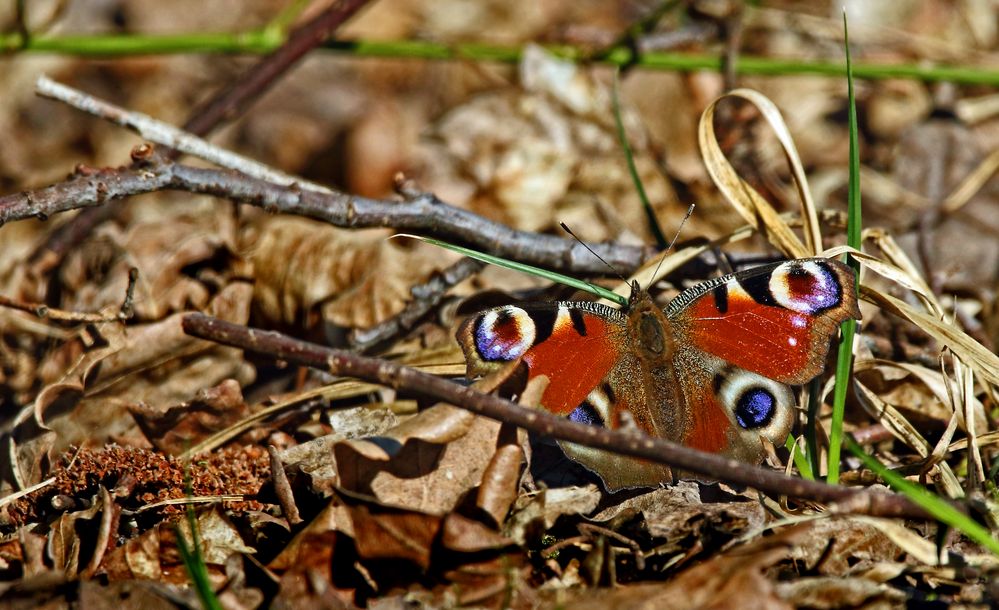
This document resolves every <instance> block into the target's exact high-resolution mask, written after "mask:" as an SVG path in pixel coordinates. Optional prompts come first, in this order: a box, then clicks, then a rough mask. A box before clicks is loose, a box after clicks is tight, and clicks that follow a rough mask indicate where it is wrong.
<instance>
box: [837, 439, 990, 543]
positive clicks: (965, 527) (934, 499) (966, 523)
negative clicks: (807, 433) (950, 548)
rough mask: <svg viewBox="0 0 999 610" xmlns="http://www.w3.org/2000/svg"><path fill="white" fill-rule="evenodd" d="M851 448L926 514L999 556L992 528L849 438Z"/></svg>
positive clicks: (848, 442)
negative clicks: (899, 472)
mask: <svg viewBox="0 0 999 610" xmlns="http://www.w3.org/2000/svg"><path fill="white" fill-rule="evenodd" d="M845 444H846V447H847V449H849V450H850V452H851V453H853V455H855V456H857V458H859V459H860V461H862V462H863V463H864V466H866V467H867V468H869V469H870V470H871V471H872V472H874V474H876V475H878V476H879V477H881V478H882V479H884V480H885V482H886V483H888V485H890V486H891V487H892V489H894V490H896V491H898V492H901V493H903V494H905V496H906V497H907V498H909V499H910V500H912V501H913V502H915V503H916V504H918V505H919V506H921V507H923V508H924V509H925V510H926V512H928V513H930V514H931V515H933V517H934V518H936V519H937V520H939V521H940V522H941V523H944V524H946V525H949V526H950V527H953V528H956V529H958V530H960V532H961V533H962V534H964V535H965V536H967V537H968V538H971V539H972V540H974V541H975V542H977V543H978V544H980V545H982V546H983V547H985V548H987V549H988V550H990V551H992V552H993V553H995V554H997V555H999V542H997V541H996V540H995V539H994V538H993V537H992V534H991V533H990V532H989V530H988V529H986V528H985V527H983V526H982V525H980V524H979V523H978V522H977V521H975V520H974V519H972V518H971V517H969V516H968V515H966V514H964V513H962V512H961V511H959V510H958V509H957V508H955V507H954V506H953V505H951V504H950V503H949V502H948V501H946V500H944V499H943V498H941V497H939V496H938V495H936V494H934V493H933V492H931V491H930V490H928V489H926V488H925V487H923V486H922V485H919V484H917V483H913V482H912V481H909V480H907V479H906V478H905V477H903V476H902V475H900V474H898V473H897V472H894V471H893V470H891V469H889V468H888V467H887V466H885V465H884V464H882V463H881V462H879V461H878V460H876V459H875V458H874V457H872V456H870V455H868V454H867V452H866V451H864V448H863V447H861V446H860V445H859V444H858V443H857V441H855V440H854V439H853V438H851V437H849V436H847V437H846V439H845Z"/></svg>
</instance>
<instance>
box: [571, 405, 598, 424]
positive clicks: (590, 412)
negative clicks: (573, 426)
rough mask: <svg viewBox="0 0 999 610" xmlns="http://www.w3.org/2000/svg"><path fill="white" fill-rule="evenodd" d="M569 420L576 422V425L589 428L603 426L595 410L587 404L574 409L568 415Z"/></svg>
mask: <svg viewBox="0 0 999 610" xmlns="http://www.w3.org/2000/svg"><path fill="white" fill-rule="evenodd" d="M569 419H570V420H571V421H574V422H576V423H577V424H587V425H589V426H600V427H601V428H602V427H603V425H604V420H603V418H601V417H600V414H599V413H597V410H596V409H594V408H593V405H591V404H590V403H588V402H584V403H583V404H581V405H579V406H578V407H576V408H575V409H574V410H573V411H572V413H570V414H569Z"/></svg>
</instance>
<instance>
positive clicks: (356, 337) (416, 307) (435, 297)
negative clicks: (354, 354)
mask: <svg viewBox="0 0 999 610" xmlns="http://www.w3.org/2000/svg"><path fill="white" fill-rule="evenodd" d="M484 265H485V264H484V263H481V262H479V261H477V260H474V259H471V258H462V259H461V260H459V261H458V262H456V263H455V264H453V265H451V266H450V267H448V268H447V269H444V270H442V271H439V272H436V273H434V274H433V275H432V276H431V277H430V279H429V280H427V281H426V282H424V283H423V284H419V285H417V286H413V287H412V288H410V289H409V292H410V294H411V295H412V297H413V300H412V301H410V302H408V303H406V307H405V308H404V309H403V310H402V311H401V312H399V313H398V314H397V315H394V316H392V317H391V318H389V319H388V320H385V321H384V322H381V323H379V324H377V325H376V326H374V327H372V328H368V329H364V330H359V329H355V330H354V331H353V332H351V334H350V344H351V347H353V349H354V350H355V351H358V352H361V353H370V352H372V351H374V350H375V349H376V348H378V347H379V346H382V345H385V344H387V343H388V342H389V341H391V340H392V339H395V338H396V337H399V336H401V335H403V334H404V333H406V332H408V331H410V330H412V329H413V328H415V327H416V325H417V324H418V323H419V322H420V321H421V320H423V319H424V318H426V317H427V314H429V313H430V312H431V311H432V310H433V309H434V308H435V307H437V305H438V304H440V302H441V301H442V300H443V299H444V295H445V294H447V291H448V290H449V289H450V288H451V287H452V286H454V285H455V284H458V283H459V282H462V281H463V280H465V279H467V278H469V277H471V276H472V275H474V274H475V273H478V272H479V270H481V269H482V267H483V266H484Z"/></svg>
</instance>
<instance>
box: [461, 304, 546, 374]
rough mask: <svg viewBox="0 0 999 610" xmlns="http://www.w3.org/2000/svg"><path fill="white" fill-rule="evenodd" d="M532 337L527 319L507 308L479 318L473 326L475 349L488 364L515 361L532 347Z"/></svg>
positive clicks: (534, 333)
mask: <svg viewBox="0 0 999 610" xmlns="http://www.w3.org/2000/svg"><path fill="white" fill-rule="evenodd" d="M535 336H536V331H535V328H534V321H533V320H531V316H529V315H528V314H527V312H526V311H524V310H523V309H521V308H519V307H514V306H512V305H510V306H508V307H501V308H499V309H493V310H491V311H487V312H486V313H484V314H482V318H481V319H480V320H479V322H478V324H477V325H476V330H475V349H476V350H477V351H478V352H479V356H481V357H482V359H483V360H486V361H489V362H495V361H510V360H516V359H517V358H519V357H521V356H522V355H523V354H524V352H526V351H527V350H528V349H529V348H530V347H531V346H532V345H534V338H535Z"/></svg>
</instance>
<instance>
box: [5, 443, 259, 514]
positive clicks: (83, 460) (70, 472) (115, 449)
mask: <svg viewBox="0 0 999 610" xmlns="http://www.w3.org/2000/svg"><path fill="white" fill-rule="evenodd" d="M52 476H54V477H55V479H56V480H55V482H54V483H53V484H52V485H49V486H47V487H45V488H44V489H41V490H39V491H37V492H35V493H32V494H29V495H27V496H25V497H24V498H21V499H19V500H17V501H16V502H14V503H13V505H11V507H10V510H9V517H10V519H11V522H12V524H14V525H22V524H24V523H28V522H30V521H34V520H39V519H45V518H46V517H47V516H49V515H50V514H53V513H55V512H57V511H56V509H54V508H53V502H52V499H53V498H55V497H57V496H61V497H66V498H69V499H74V500H80V501H82V502H81V504H82V503H85V502H89V501H90V500H91V499H92V498H93V497H94V495H95V494H96V493H97V492H98V488H99V486H104V487H106V488H107V489H108V490H109V491H110V492H111V495H112V497H114V498H115V501H116V502H117V503H118V504H120V505H121V507H122V508H124V509H128V510H136V509H138V508H141V507H143V506H147V505H149V504H153V503H155V502H161V501H163V500H170V499H179V498H185V497H187V496H192V495H193V496H217V495H222V494H255V493H257V491H259V489H260V487H261V485H262V484H263V483H264V481H266V480H267V478H268V477H269V476H270V462H269V459H268V456H267V451H266V450H264V449H263V448H262V447H257V446H245V447H226V448H223V449H219V450H217V451H214V452H212V453H210V454H207V455H202V456H198V457H196V458H195V459H193V460H192V461H190V462H188V463H185V462H182V461H181V460H179V459H177V458H175V457H172V456H167V455H163V454H161V453H157V452H155V451H150V450H148V449H134V448H130V447H119V446H117V445H111V446H108V447H105V448H103V449H99V450H92V449H82V450H80V451H79V452H78V453H74V452H67V453H66V454H64V455H63V456H62V459H61V464H60V465H59V466H57V467H56V469H55V471H54V472H53V473H52ZM65 503H66V502H65V501H63V502H62V504H65ZM71 503H72V502H71ZM225 506H226V508H228V509H230V510H235V511H244V510H260V509H261V508H262V507H263V506H262V505H261V504H260V503H259V502H256V501H253V500H248V501H244V502H226V503H225ZM158 510H159V511H160V512H159V514H161V515H167V514H172V513H176V512H179V511H182V510H184V506H183V505H168V506H163V507H161V508H159V509H158Z"/></svg>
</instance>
